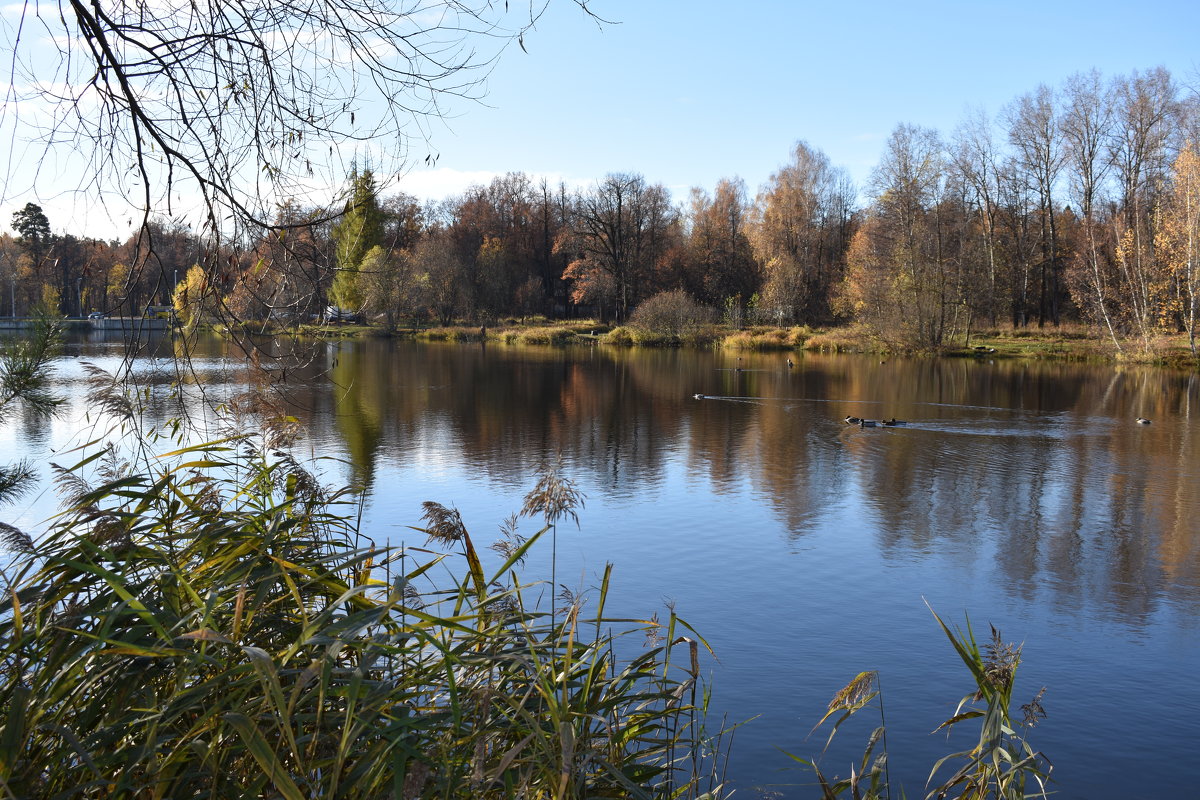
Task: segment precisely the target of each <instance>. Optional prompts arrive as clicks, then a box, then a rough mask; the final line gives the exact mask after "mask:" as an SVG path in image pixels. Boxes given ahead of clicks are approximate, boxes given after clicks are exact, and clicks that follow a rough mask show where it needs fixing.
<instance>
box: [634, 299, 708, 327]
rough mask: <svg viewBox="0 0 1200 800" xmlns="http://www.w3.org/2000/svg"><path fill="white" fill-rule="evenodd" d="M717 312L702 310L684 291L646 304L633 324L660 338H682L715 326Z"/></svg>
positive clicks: (702, 307) (642, 304)
mask: <svg viewBox="0 0 1200 800" xmlns="http://www.w3.org/2000/svg"><path fill="white" fill-rule="evenodd" d="M714 318H715V312H714V311H713V310H712V309H711V308H708V307H706V306H702V305H700V304H699V303H697V302H696V301H695V300H693V299H692V298H691V296H690V295H688V293H687V292H685V291H683V290H682V289H675V290H672V291H669V292H659V293H658V294H656V295H654V296H653V297H651V298H649V299H648V300H645V301H643V302H642V303H641V304H640V305H639V306H638V307H637V308H635V309H634V311H633V314H631V315H630V317H629V323H630V325H632V326H633V327H635V328H640V329H642V330H644V331H648V332H650V333H655V334H659V335H660V336H663V335H665V336H676V337H678V336H682V335H683V334H685V333H687V332H688V331H690V330H693V329H695V328H696V327H698V326H700V325H704V324H707V323H711V322H712V321H713V320H714Z"/></svg>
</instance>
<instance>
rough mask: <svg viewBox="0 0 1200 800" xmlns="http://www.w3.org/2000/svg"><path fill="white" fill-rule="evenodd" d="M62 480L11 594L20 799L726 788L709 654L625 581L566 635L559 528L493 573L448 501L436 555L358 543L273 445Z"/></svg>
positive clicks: (5, 747) (6, 770) (2, 787)
mask: <svg viewBox="0 0 1200 800" xmlns="http://www.w3.org/2000/svg"><path fill="white" fill-rule="evenodd" d="M59 484H60V487H61V488H62V490H63V491H64V493H65V501H64V502H65V508H64V510H63V511H62V513H61V514H60V515H59V516H58V517H57V518H56V520H55V521H54V523H53V526H52V527H51V529H50V530H49V532H48V534H47V535H46V536H45V537H44V538H42V539H41V540H40V541H38V542H37V543H36V546H34V547H29V548H26V550H25V552H23V553H21V554H19V563H18V564H17V566H16V571H15V576H14V577H13V578H12V579H11V581H10V582H9V585H7V586H4V587H0V589H2V590H3V591H2V597H0V797H6V798H35V797H36V798H42V797H59V798H93V797H95V798H99V797H105V798H112V797H123V798H183V797H194V798H201V797H204V798H221V797H282V798H287V799H288V800H302V798H383V797H388V798H433V797H438V798H467V797H471V798H475V797H481V798H492V797H495V798H516V797H526V798H534V797H545V798H581V797H629V798H656V797H698V796H700V795H702V794H703V793H706V792H707V793H711V796H717V795H719V794H720V792H721V791H722V789H721V786H720V783H719V780H718V778H717V773H716V771H715V770H714V769H713V768H712V767H711V765H712V764H713V763H714V757H715V756H714V753H713V749H712V748H713V747H714V742H717V741H719V739H718V737H716V736H713V735H710V734H709V733H708V732H707V731H706V730H704V729H703V727H702V726H701V725H700V724H699V723H698V722H697V717H698V714H699V712H700V709H698V708H697V706H696V692H697V690H698V687H699V674H698V668H697V661H696V657H697V656H696V647H697V646H698V645H697V644H696V643H697V642H700V645H699V646H703V644H702V642H703V640H701V639H699V637H697V636H695V634H694V632H691V631H690V629H689V628H687V626H686V624H685V623H684V622H683V621H682V620H680V619H679V618H678V617H676V616H675V615H674V613H672V614H671V616H670V619H669V621H668V622H667V623H665V624H663V625H659V623H658V622H657V621H656V620H654V619H647V620H630V619H614V618H611V617H610V616H608V615H606V612H605V605H606V601H607V598H608V594H609V591H610V589H611V583H610V574H611V571H610V570H608V569H606V570H605V573H604V576H603V578H602V579H601V581H600V584H599V586H597V587H596V588H595V589H594V590H593V591H592V592H591V593H590V594H591V598H592V599H591V600H588V599H587V598H573V600H572V602H571V603H570V604H569V605H568V607H567V608H566V609H564V610H563V613H562V619H561V620H560V621H558V622H557V623H556V624H555V623H553V622H552V621H550V620H548V618H547V614H546V613H545V612H544V611H542V610H540V609H539V608H538V607H537V606H536V605H532V604H530V603H527V601H526V597H527V596H528V595H529V592H530V591H531V588H530V586H529V585H527V584H525V583H523V582H522V580H521V578H520V576H519V573H518V567H519V565H520V563H521V561H522V559H523V558H524V556H525V555H526V553H527V552H528V551H529V548H531V547H533V546H535V545H536V544H537V543H538V541H539V539H540V537H541V536H542V534H543V533H544V532H545V529H543V530H542V531H538V532H537V533H534V534H532V535H531V536H529V537H528V539H525V540H523V541H518V542H516V543H515V545H514V546H513V547H512V548H511V549H510V550H509V551H508V552H507V554H506V555H505V556H504V557H503V558H502V560H501V562H500V563H499V564H498V565H497V566H495V567H494V568H493V569H491V570H488V571H485V569H484V565H483V559H482V558H481V557H480V554H479V552H478V550H477V549H476V547H475V544H474V542H473V541H472V539H471V536H470V534H469V533H468V532H467V530H466V528H465V527H464V526H463V525H462V524H461V519H455V516H456V515H455V514H453V513H449V512H450V510H448V509H445V508H444V507H442V506H438V505H437V504H430V505H427V508H426V512H427V513H426V518H425V519H426V522H427V523H428V525H427V527H426V528H424V529H423V530H425V531H426V532H427V533H428V534H430V536H431V542H430V546H427V547H426V548H421V549H420V550H419V551H415V554H417V555H420V556H421V558H422V559H423V560H421V561H419V562H414V560H413V555H414V550H413V549H411V548H410V550H409V551H400V550H393V549H390V548H387V547H376V546H374V545H370V544H366V545H364V546H356V544H355V543H356V542H361V541H364V540H362V539H360V538H359V537H360V536H361V534H362V532H360V531H358V530H357V529H356V527H355V522H354V520H355V516H354V508H355V506H354V501H355V498H354V497H353V496H352V495H351V494H349V493H347V492H345V491H330V490H327V489H325V488H324V487H322V486H321V485H320V483H319V482H318V481H317V480H316V479H315V478H314V477H313V475H312V474H311V473H309V472H308V471H307V470H306V469H305V468H304V466H302V465H300V464H298V463H296V462H295V461H294V460H293V459H291V458H290V457H288V456H287V455H286V451H283V450H280V449H277V448H275V447H271V446H266V443H264V440H263V438H262V437H261V436H257V435H236V436H232V437H230V438H228V439H226V440H225V441H222V442H218V443H212V444H205V445H199V446H189V447H179V448H178V449H176V450H174V451H173V452H171V453H168V454H166V455H165V456H164V457H161V458H159V459H156V460H155V461H154V462H152V468H149V469H148V468H145V467H136V466H131V465H130V464H128V463H125V462H123V461H121V460H120V459H118V458H115V457H114V456H113V455H112V451H111V450H107V449H104V450H100V451H97V452H96V453H93V454H89V455H87V456H86V457H85V458H83V459H82V460H81V461H80V463H78V464H76V465H75V466H74V467H71V468H68V469H62V470H59ZM435 567H436V568H437V569H435ZM443 568H448V569H447V570H445V571H446V572H447V574H449V576H450V577H449V578H439V579H438V580H436V581H435V580H433V579H432V577H431V576H433V575H434V574H435V573H441V572H442V571H443ZM663 630H665V631H667V632H668V634H667V635H666V636H663V635H662V631H663ZM684 633H686V634H687V635H688V637H689V638H687V639H684V638H682V634H684ZM647 636H652V637H659V639H660V641H659V642H658V644H656V645H655V646H653V647H649V648H646V649H644V650H642V651H641V652H638V651H637V650H635V647H634V646H632V645H631V646H628V647H625V646H621V645H620V642H621V641H622V640H624V639H626V638H627V637H636V639H638V640H640V639H642V638H645V637H647ZM679 647H685V648H686V651H685V652H687V657H686V658H685V659H684V660H683V661H682V663H677V661H676V658H675V655H676V652H677V651H678V649H679ZM622 652H635V653H637V654H636V656H635V657H632V658H628V659H622V658H621V657H619V656H618V654H619V653H622Z"/></svg>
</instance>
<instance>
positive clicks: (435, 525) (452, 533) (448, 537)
mask: <svg viewBox="0 0 1200 800" xmlns="http://www.w3.org/2000/svg"><path fill="white" fill-rule="evenodd" d="M421 507H422V508H424V509H425V512H424V513H423V514H421V519H423V520H425V522H426V523H427V524H426V526H425V533H427V534H429V541H431V542H439V543H441V544H450V543H451V542H461V541H462V540H463V538H464V537H465V536H466V535H467V527H466V526H465V525H464V524H463V521H462V514H460V513H458V509H457V508H446V507H445V506H444V505H442V504H441V503H435V502H433V501H432V500H426V501H425V502H424V503H422V504H421Z"/></svg>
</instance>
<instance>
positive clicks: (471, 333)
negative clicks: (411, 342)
mask: <svg viewBox="0 0 1200 800" xmlns="http://www.w3.org/2000/svg"><path fill="white" fill-rule="evenodd" d="M415 338H416V339H419V340H421V341H426V342H478V341H479V340H480V339H482V338H483V334H482V332H481V331H480V329H479V328H476V327H474V326H471V327H468V326H465V325H453V326H448V327H441V328H426V329H425V330H423V331H417V332H416V334H415Z"/></svg>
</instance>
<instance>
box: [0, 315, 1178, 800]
mask: <svg viewBox="0 0 1200 800" xmlns="http://www.w3.org/2000/svg"><path fill="white" fill-rule="evenodd" d="M159 345H160V346H159V347H158V348H149V349H147V350H146V351H143V352H142V353H141V354H139V355H138V356H137V357H136V358H135V360H134V361H133V364H134V365H135V368H136V370H137V371H138V372H139V374H142V375H143V376H144V377H145V378H146V379H147V381H148V382H149V383H151V384H152V385H153V386H154V387H155V388H154V389H152V391H151V395H150V396H151V398H152V404H151V409H150V412H149V414H148V416H149V418H150V419H151V420H160V419H163V418H166V417H168V416H170V415H172V414H174V413H176V410H177V406H176V405H174V404H173V403H172V402H171V401H170V400H169V399H168V397H169V394H170V392H169V386H170V384H171V383H172V382H173V381H175V380H177V379H179V378H183V379H184V380H185V381H189V382H191V383H193V384H194V383H195V382H196V381H199V382H200V383H202V384H203V385H204V386H205V387H206V389H207V390H209V391H210V392H211V395H212V396H213V397H221V396H223V393H227V392H228V391H229V390H231V389H234V388H236V387H238V386H240V385H241V384H242V383H243V382H244V381H245V380H246V379H247V377H246V370H245V368H244V366H243V363H244V362H243V361H242V359H241V354H240V353H239V352H238V351H236V349H235V348H233V347H232V346H231V345H229V344H226V343H221V342H216V341H209V342H203V343H201V346H200V347H199V348H198V351H197V357H196V359H195V360H194V362H193V370H194V371H189V372H185V373H177V372H176V371H175V367H174V366H173V362H172V361H171V360H170V358H169V356H170V355H171V351H172V346H171V344H170V343H169V342H160V343H159ZM281 347H283V346H281ZM284 349H286V348H284ZM124 356H125V353H124V349H123V346H122V345H121V344H120V343H119V342H106V341H104V340H103V339H96V338H93V340H91V341H80V342H74V343H72V344H71V345H69V347H68V351H67V355H66V357H65V358H63V359H62V360H61V361H60V362H59V365H58V368H57V372H56V375H57V382H58V384H59V389H60V390H61V391H62V392H64V393H65V394H67V395H68V397H69V398H70V402H69V404H68V408H67V410H66V413H65V414H64V415H63V416H62V417H61V418H60V419H58V420H56V421H54V422H52V423H50V424H46V423H42V422H38V421H35V420H32V419H27V418H22V417H21V416H20V415H19V414H18V415H17V416H16V418H14V419H13V420H11V421H10V423H9V424H8V425H7V426H6V427H4V428H0V448H2V449H3V451H4V452H5V453H8V454H12V455H21V454H29V455H31V456H33V457H35V458H36V459H38V460H45V459H47V458H50V457H53V458H58V459H59V460H62V461H69V460H70V459H69V457H67V456H66V455H64V454H62V452H61V451H63V450H64V449H66V448H68V447H69V446H70V444H71V443H72V442H78V439H79V436H80V434H79V431H80V429H81V422H80V420H81V418H82V416H83V414H84V412H85V410H86V391H84V389H83V387H82V383H81V382H80V378H81V376H82V375H83V366H82V362H83V361H89V362H92V363H95V364H98V365H100V366H104V367H106V368H109V369H116V368H118V367H119V366H120V364H121V362H122V359H123V358H124ZM154 356H157V358H155V357H154ZM793 358H794V359H795V362H796V363H795V367H794V368H791V369H789V368H788V366H787V364H786V359H787V356H786V355H777V354H771V355H747V354H743V355H742V356H741V358H740V360H739V358H738V355H737V354H736V353H731V352H713V351H705V352H697V351H675V350H664V351H626V350H617V349H610V348H607V347H602V346H597V347H590V348H587V347H581V348H571V349H551V348H514V347H500V346H493V345H490V346H487V347H483V346H480V345H421V344H416V343H412V342H390V341H362V342H341V343H329V344H325V345H321V346H320V347H319V349H318V350H317V352H316V353H315V357H314V359H313V360H312V361H311V363H309V364H307V365H305V366H292V367H290V368H289V370H288V372H287V374H286V376H285V375H283V374H279V375H278V378H279V379H280V383H279V385H280V386H282V387H283V388H285V389H286V390H287V393H288V396H289V399H290V402H291V403H292V408H293V413H295V414H296V415H297V416H298V417H299V418H300V420H301V421H302V422H303V424H304V426H305V429H306V438H305V440H304V441H303V442H302V444H301V445H300V447H301V448H302V449H304V450H305V452H308V453H312V454H316V455H333V456H337V457H340V458H342V459H344V463H342V464H340V465H336V466H332V467H329V468H328V469H327V474H328V476H329V477H330V478H331V479H334V480H338V481H344V480H355V481H359V482H361V483H363V484H364V485H366V486H367V487H368V499H367V504H366V508H365V511H364V521H363V525H364V529H365V530H366V531H367V532H368V533H369V534H370V535H371V536H373V537H374V538H375V539H376V540H378V541H390V542H392V543H395V544H400V543H405V544H412V545H421V544H423V542H424V537H423V536H421V535H420V534H418V533H416V532H414V531H412V530H411V529H409V528H408V527H407V526H409V525H418V524H420V503H421V501H424V500H436V501H438V502H441V503H443V504H446V505H454V506H456V507H457V508H458V509H459V510H460V511H461V512H462V514H463V517H464V520H465V521H466V523H467V526H468V528H469V529H470V530H471V532H472V535H473V537H475V538H476V540H481V541H484V542H486V541H490V540H491V538H492V537H493V535H494V534H495V533H496V532H497V530H498V526H499V524H500V523H501V522H502V520H503V519H504V518H505V517H506V516H507V515H508V514H509V513H511V512H514V511H516V510H518V509H519V508H520V505H521V501H522V498H523V496H524V495H525V494H526V493H527V492H528V491H529V490H530V489H531V488H532V487H533V484H534V483H535V481H536V478H537V468H538V465H539V464H540V463H541V462H543V461H544V460H546V459H547V458H554V457H556V456H558V455H559V454H561V456H562V459H563V462H564V467H565V474H566V475H567V476H568V477H570V478H571V479H573V480H574V481H575V482H576V483H577V485H578V487H579V488H580V489H581V490H582V491H583V492H585V493H586V495H587V501H586V508H584V509H582V510H581V511H580V523H581V524H580V526H579V528H578V529H577V528H576V527H575V526H574V525H573V524H569V523H568V524H560V526H559V531H558V567H557V570H558V579H559V582H560V583H565V584H567V585H568V586H570V587H572V588H582V589H586V588H587V587H589V586H593V585H595V583H596V581H597V579H598V576H599V575H600V573H601V572H602V570H603V567H604V564H605V562H607V561H611V562H613V563H614V564H615V575H614V577H615V589H614V595H615V602H613V603H612V606H613V607H612V608H611V609H610V610H612V611H613V612H615V613H618V614H629V615H637V616H641V617H648V616H649V615H650V614H652V613H654V612H655V611H658V612H659V613H660V615H661V614H663V613H664V612H663V608H664V604H665V603H673V604H674V606H675V608H676V609H677V611H678V613H679V614H680V615H681V616H682V617H684V618H685V619H686V620H687V621H688V622H690V623H691V624H692V625H693V626H695V627H696V628H697V629H698V630H699V631H700V632H701V633H702V634H703V635H704V636H705V637H706V638H707V639H708V641H709V643H710V644H711V645H712V646H713V648H714V650H715V651H716V654H717V659H716V660H714V659H709V660H708V663H707V665H706V666H707V669H708V671H709V673H710V675H711V679H712V683H713V686H714V692H715V706H716V710H715V714H716V716H717V717H718V718H719V717H720V716H721V715H724V714H727V715H728V719H729V720H730V721H740V720H744V719H749V718H753V720H752V721H751V722H749V723H748V724H747V725H745V726H744V727H742V728H741V729H740V730H739V731H738V732H737V735H736V738H735V746H734V749H733V752H732V763H731V766H730V769H729V773H728V774H729V777H730V779H731V780H733V781H734V783H735V785H736V786H738V787H739V795H738V796H740V797H751V798H755V797H759V796H760V795H763V794H766V795H768V796H772V795H770V793H772V792H776V793H779V795H780V796H783V797H812V796H816V792H815V791H814V790H813V789H812V788H811V785H810V784H811V776H809V775H808V774H807V773H805V772H804V771H803V770H802V769H800V768H799V767H798V766H796V765H794V764H793V762H791V761H790V760H789V759H788V758H787V757H786V756H784V755H782V754H781V753H780V752H779V750H778V749H777V748H782V749H784V750H787V751H790V752H793V753H796V754H797V755H801V756H805V757H811V756H814V755H816V754H817V753H818V752H819V751H820V750H821V748H822V746H823V744H824V734H823V732H820V731H818V732H817V733H815V734H812V735H810V730H811V729H812V726H813V724H814V723H815V722H816V721H817V720H818V719H819V718H820V717H821V716H822V714H823V713H824V709H825V706H826V704H827V703H828V701H829V699H830V698H831V697H832V695H833V694H834V693H835V692H836V691H837V690H838V689H839V688H841V687H842V686H843V685H844V684H845V683H846V682H848V681H849V680H850V679H851V678H852V677H854V675H855V674H857V673H858V672H860V671H862V670H867V669H877V670H879V672H880V676H881V681H882V687H883V690H884V699H885V702H886V710H887V721H888V743H889V745H890V752H891V774H892V777H893V780H894V781H903V784H904V788H905V790H906V791H907V793H908V795H909V796H910V797H919V796H922V795H923V789H924V784H925V779H926V778H927V777H928V772H929V769H930V768H931V766H932V764H933V762H934V760H936V758H937V757H939V756H941V755H944V754H946V753H949V752H952V751H955V750H961V749H966V748H968V747H969V746H971V744H973V741H971V740H970V738H971V737H969V736H963V735H957V734H956V735H955V736H954V737H953V738H952V739H951V740H950V741H947V739H946V737H945V735H944V734H931V731H933V729H934V728H935V727H936V726H937V725H938V723H940V722H941V721H942V720H944V719H945V718H946V717H948V716H949V715H950V714H951V713H952V712H953V710H954V708H955V705H956V704H957V702H958V700H959V699H960V698H961V697H962V696H963V695H964V694H966V693H967V691H968V690H969V689H970V688H971V681H970V677H969V675H968V674H967V673H966V671H965V669H964V667H963V666H962V664H961V662H960V661H958V659H957V656H956V655H955V654H954V652H953V651H952V650H951V648H950V646H949V644H948V642H947V641H946V639H945V637H944V635H943V634H942V633H941V632H940V630H939V629H938V628H937V626H936V624H935V622H934V620H933V618H932V616H931V614H930V611H929V609H928V608H927V607H926V603H928V604H929V605H930V606H932V607H933V608H934V609H935V610H937V611H938V613H939V614H941V615H942V616H943V618H945V619H947V621H950V622H953V623H958V624H962V623H963V622H964V620H965V615H969V617H970V619H971V621H972V623H973V625H974V627H975V629H976V632H977V634H979V636H980V638H982V639H986V638H987V633H988V627H987V626H988V623H991V624H994V625H995V626H996V627H998V628H999V629H1000V630H1001V632H1002V634H1003V635H1004V638H1005V639H1006V640H1008V641H1014V642H1018V643H1020V642H1023V643H1024V663H1023V664H1022V666H1021V669H1020V671H1019V673H1018V679H1017V686H1016V692H1015V697H1016V698H1018V701H1017V703H1018V704H1019V703H1022V702H1025V701H1027V700H1028V699H1029V698H1031V697H1032V696H1033V695H1034V694H1035V693H1036V692H1037V690H1038V689H1039V688H1041V687H1042V686H1045V687H1047V691H1046V695H1045V698H1044V700H1043V703H1044V705H1045V708H1046V710H1047V712H1048V717H1047V718H1046V719H1045V720H1044V721H1043V722H1042V723H1041V724H1040V725H1039V726H1038V727H1037V728H1036V729H1035V730H1034V731H1033V732H1032V733H1031V735H1030V741H1031V743H1032V744H1033V745H1034V746H1035V747H1037V748H1039V749H1041V750H1043V751H1044V752H1045V753H1046V754H1047V755H1048V756H1049V758H1050V759H1051V760H1052V761H1053V763H1054V777H1055V779H1056V785H1055V787H1054V788H1055V790H1056V791H1057V792H1058V796H1059V797H1062V798H1138V797H1145V798H1159V797H1166V796H1175V797H1181V796H1190V795H1191V793H1192V792H1194V791H1196V789H1195V786H1196V784H1197V780H1198V779H1200V767H1197V765H1196V764H1197V762H1196V761H1195V760H1194V759H1195V757H1194V754H1193V750H1194V740H1195V737H1196V735H1197V733H1200V687H1198V685H1197V681H1196V680H1195V675H1196V671H1197V668H1198V667H1200V614H1198V612H1200V379H1198V378H1197V376H1196V375H1194V374H1189V373H1177V372H1170V371H1165V370H1157V369H1149V368H1135V367H1114V366H1090V365H1088V366H1084V365H1074V364H1063V363H1037V362H1006V361H998V362H995V363H993V362H991V361H987V360H975V359H962V360H918V359H914V360H908V359H900V358H888V359H887V360H886V361H881V360H880V359H879V358H878V357H865V356H863V357H858V356H821V355H802V356H795V355H793ZM262 363H267V362H266V360H265V359H264V360H262ZM156 370H160V371H158V372H156ZM698 393H699V394H703V395H705V396H706V397H705V399H695V398H694V395H696V394H698ZM193 410H194V408H193ZM847 415H853V416H860V417H870V418H876V419H879V418H884V417H898V418H900V419H903V420H907V421H908V422H909V424H908V425H907V426H905V427H897V428H876V429H862V428H859V427H852V426H848V425H846V424H844V423H843V422H842V419H843V417H845V416H847ZM1138 416H1144V417H1149V418H1151V419H1152V420H1153V424H1151V425H1138V424H1135V422H1134V419H1135V418H1136V417H1138ZM49 451H57V452H58V453H59V454H58V455H57V456H47V452H49ZM53 508H54V501H53V498H52V497H51V495H50V493H49V491H48V490H47V491H45V492H43V493H41V494H40V495H38V496H37V497H33V498H29V499H26V500H24V501H22V503H21V504H19V505H17V506H15V507H10V508H5V509H2V510H0V518H2V519H4V520H6V521H9V522H14V521H15V522H17V523H18V524H21V525H23V526H26V527H27V528H30V529H33V530H36V529H38V527H39V526H40V524H41V521H42V520H44V519H45V518H46V517H48V516H49V515H50V513H52V511H53ZM524 528H525V532H526V533H529V532H532V531H533V530H534V529H535V526H534V525H532V524H530V523H529V522H528V521H527V522H526V524H525V526H524ZM526 572H527V574H528V575H529V576H530V577H531V578H533V577H539V578H547V577H548V576H549V574H550V569H549V547H548V546H547V547H543V548H541V549H540V550H536V551H535V552H534V555H533V557H532V558H531V559H530V562H529V564H528V567H527V570H526ZM868 730H869V723H868V722H867V721H864V724H863V726H860V727H857V728H850V729H847V730H845V731H843V732H842V733H840V734H839V739H838V740H837V742H835V747H834V748H833V749H832V750H831V752H830V754H829V755H828V756H827V757H826V760H825V762H824V765H825V769H826V771H827V772H828V773H838V774H842V775H844V774H846V773H847V772H848V770H849V764H850V759H851V758H852V756H853V755H854V753H855V752H861V747H862V745H863V744H864V743H865V738H866V734H867V731H868ZM897 796H898V794H897Z"/></svg>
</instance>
